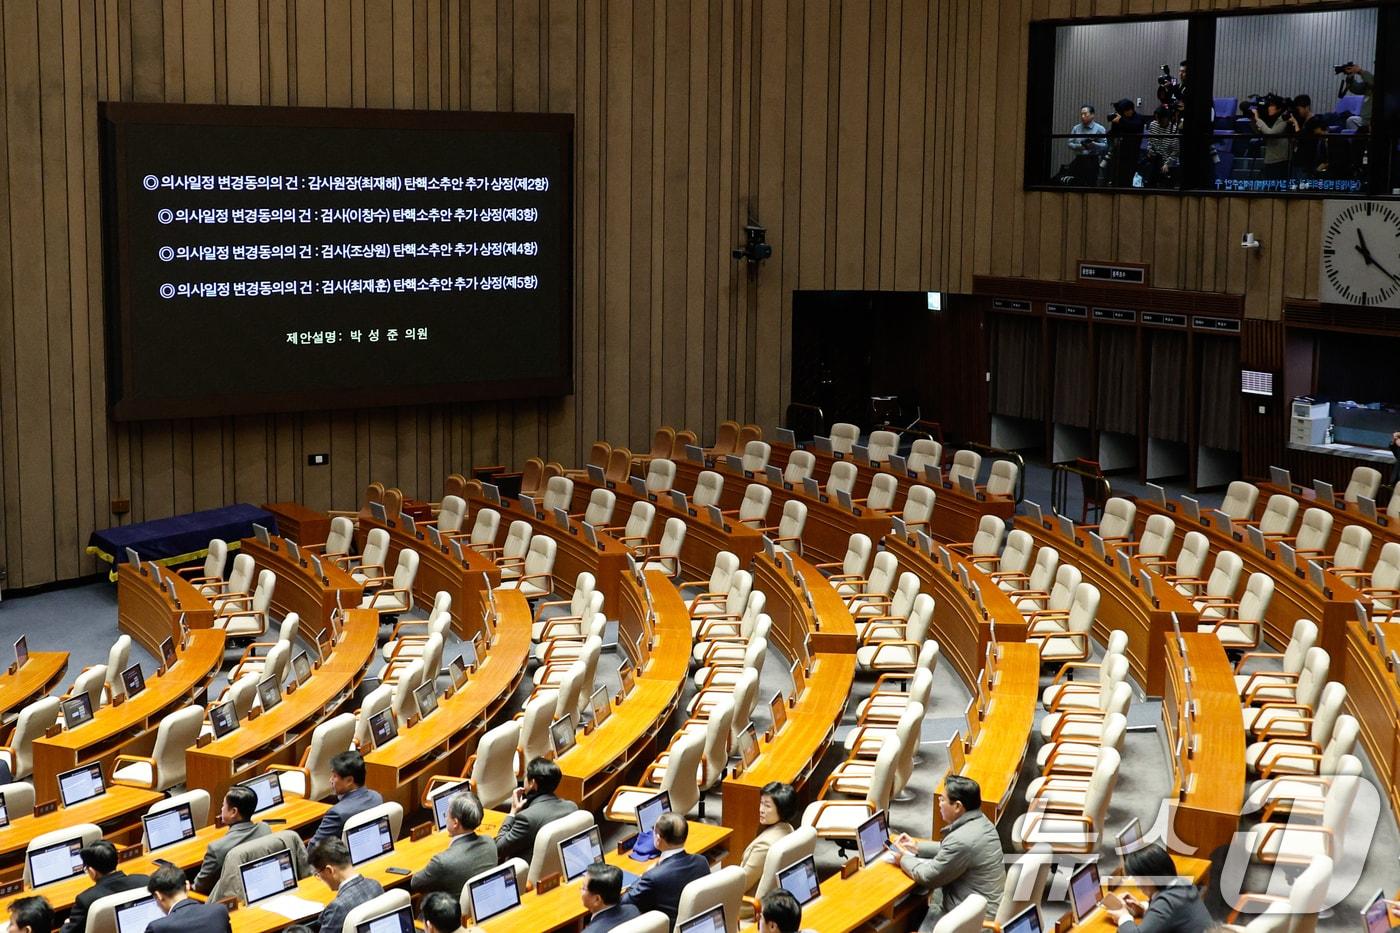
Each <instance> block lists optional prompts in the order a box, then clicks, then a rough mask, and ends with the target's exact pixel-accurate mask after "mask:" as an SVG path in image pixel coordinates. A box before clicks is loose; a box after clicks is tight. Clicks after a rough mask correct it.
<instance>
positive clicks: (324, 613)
mask: <svg viewBox="0 0 1400 933" xmlns="http://www.w3.org/2000/svg"><path fill="white" fill-rule="evenodd" d="M271 541H272V543H273V544H274V545H275V546H276V550H270V549H268V548H266V547H263V545H262V543H261V542H259V541H258V539H257V538H244V539H243V540H242V541H241V542H239V546H240V547H241V548H242V549H243V553H244V554H247V555H248V556H250V557H252V558H253V565H254V566H255V567H256V568H257V569H258V570H271V571H272V572H273V573H275V574H277V588H276V589H275V590H273V591H272V608H273V609H275V610H276V611H277V614H278V615H279V616H285V615H286V614H287V613H289V612H295V613H296V614H297V615H299V616H301V627H300V628H301V637H302V638H304V639H305V640H306V641H308V642H310V643H312V644H314V643H315V642H316V636H317V635H318V634H320V631H321V629H323V628H325V627H326V626H327V625H329V624H330V617H331V613H332V612H334V611H335V610H336V607H337V605H339V606H344V607H345V608H346V609H351V608H353V607H355V606H358V605H359V604H360V598H361V594H362V593H363V592H364V587H363V586H361V585H360V584H359V583H357V582H355V579H354V577H352V576H350V574H348V573H346V572H345V571H344V570H341V569H340V568H339V567H337V566H336V565H335V562H334V561H332V560H324V561H322V562H321V569H322V570H324V571H325V573H326V579H325V580H324V581H323V580H321V579H319V578H318V577H317V576H316V572H315V571H314V570H313V569H312V567H311V562H310V561H307V562H306V566H305V567H303V566H301V565H300V564H297V563H295V562H294V561H293V560H292V558H291V556H290V555H288V553H287V542H286V539H284V538H281V537H273V538H272V539H271ZM303 559H305V558H303ZM337 596H338V597H339V601H338V602H337Z"/></svg>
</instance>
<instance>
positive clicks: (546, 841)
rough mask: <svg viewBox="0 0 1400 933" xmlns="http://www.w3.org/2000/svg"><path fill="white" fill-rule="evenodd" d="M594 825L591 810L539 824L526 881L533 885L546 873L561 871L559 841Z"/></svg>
mask: <svg viewBox="0 0 1400 933" xmlns="http://www.w3.org/2000/svg"><path fill="white" fill-rule="evenodd" d="M596 825H597V821H596V820H595V819H594V818H593V814H592V813H591V812H589V811H588V810H575V811H573V812H572V813H568V814H565V815H564V816H561V817H559V818H558V819H556V820H550V821H549V822H548V823H545V824H544V825H543V826H541V827H540V830H539V832H537V833H535V847H534V849H533V850H532V851H531V854H530V873H529V875H527V876H526V882H527V883H528V884H530V885H532V886H533V885H535V884H537V883H538V882H539V880H540V879H541V878H543V877H545V876H546V875H552V874H555V873H557V872H561V871H563V870H564V866H563V865H562V864H561V863H560V861H559V843H560V842H562V841H563V840H565V839H567V838H569V837H570V836H572V835H574V834H575V833H581V832H583V831H584V830H586V829H588V828H589V827H591V826H596Z"/></svg>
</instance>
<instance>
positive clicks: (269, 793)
mask: <svg viewBox="0 0 1400 933" xmlns="http://www.w3.org/2000/svg"><path fill="white" fill-rule="evenodd" d="M243 786H244V787H246V788H248V789H249V790H251V791H252V792H253V793H254V794H256V795H257V798H258V803H257V806H256V807H254V808H253V814H254V815H257V814H259V813H262V812H263V811H264V810H271V809H272V808H273V807H280V806H281V805H282V778H281V777H279V776H278V774H277V772H276V771H269V772H267V773H266V774H260V775H258V776H257V777H255V778H253V779H251V780H248V781H244V782H243Z"/></svg>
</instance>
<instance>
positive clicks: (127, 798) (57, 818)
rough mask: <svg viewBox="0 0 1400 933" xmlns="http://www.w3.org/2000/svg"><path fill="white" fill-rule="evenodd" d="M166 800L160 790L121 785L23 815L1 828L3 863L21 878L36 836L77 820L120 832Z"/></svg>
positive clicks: (0, 859) (0, 843) (0, 858)
mask: <svg viewBox="0 0 1400 933" xmlns="http://www.w3.org/2000/svg"><path fill="white" fill-rule="evenodd" d="M55 793H57V792H56V791H55ZM36 799H37V800H39V801H40V802H42V801H44V800H46V799H54V798H46V797H44V796H43V795H40V796H38V797H37V798H36ZM164 799H165V795H164V794H162V793H158V792H156V791H151V790H142V789H141V788H139V787H123V786H121V785H117V786H115V787H109V788H107V793H105V794H103V795H102V796H101V797H94V798H93V799H92V800H85V801H83V802H82V803H80V804H77V805H75V806H72V807H59V808H58V809H57V810H54V811H53V812H52V813H45V814H44V815H43V816H33V815H31V816H21V817H19V818H18V819H16V820H15V821H14V822H12V823H11V824H10V825H9V826H6V827H4V828H0V864H4V865H5V866H7V867H9V868H13V869H17V870H16V871H15V875H16V877H18V874H19V871H22V870H23V865H22V864H19V863H22V862H23V860H24V850H25V847H26V846H28V845H29V841H30V840H31V839H33V838H35V837H36V836H39V835H41V834H43V833H50V832H53V831H54V830H58V829H63V828H64V827H68V826H73V825H75V824H77V823H96V824H97V825H98V826H101V827H102V831H103V833H104V834H107V835H112V834H114V833H119V832H121V831H122V830H124V829H126V828H128V827H130V826H131V825H133V824H135V823H138V822H140V814H142V813H145V812H146V810H147V809H149V808H150V806H151V804H153V803H155V802H156V801H158V800H164ZM7 873H8V872H7Z"/></svg>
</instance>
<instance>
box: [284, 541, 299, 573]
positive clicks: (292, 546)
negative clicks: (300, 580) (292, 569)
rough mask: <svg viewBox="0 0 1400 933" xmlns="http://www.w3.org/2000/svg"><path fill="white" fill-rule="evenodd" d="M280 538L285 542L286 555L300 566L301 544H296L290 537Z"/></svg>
mask: <svg viewBox="0 0 1400 933" xmlns="http://www.w3.org/2000/svg"><path fill="white" fill-rule="evenodd" d="M282 540H283V541H285V542H287V556H288V557H290V558H291V559H292V561H293V562H295V563H296V564H297V565H298V566H300V565H301V563H302V559H301V545H299V544H297V543H296V542H295V541H293V540H292V539H291V538H283V539H282Z"/></svg>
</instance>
